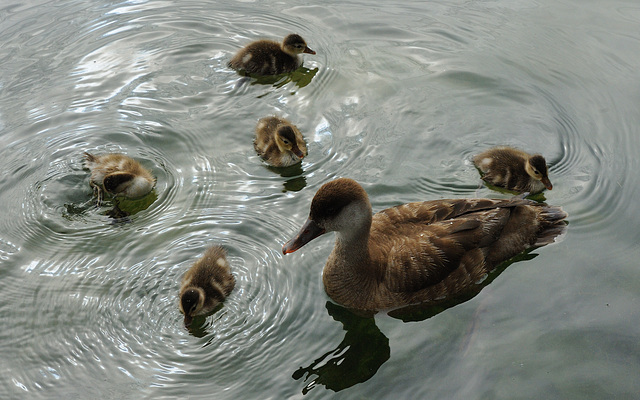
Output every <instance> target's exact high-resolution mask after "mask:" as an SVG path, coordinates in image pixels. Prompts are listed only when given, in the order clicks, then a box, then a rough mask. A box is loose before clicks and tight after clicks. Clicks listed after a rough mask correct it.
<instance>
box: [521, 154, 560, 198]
mask: <svg viewBox="0 0 640 400" xmlns="http://www.w3.org/2000/svg"><path fill="white" fill-rule="evenodd" d="M525 170H526V171H527V174H529V176H531V177H532V178H533V179H536V180H539V181H540V182H542V184H543V185H544V187H546V188H547V189H548V190H551V189H553V185H552V184H551V181H550V180H549V169H548V168H547V162H546V161H545V159H544V157H542V156H541V155H539V154H536V155H534V156H532V157H531V158H529V161H528V162H527V164H526V165H525Z"/></svg>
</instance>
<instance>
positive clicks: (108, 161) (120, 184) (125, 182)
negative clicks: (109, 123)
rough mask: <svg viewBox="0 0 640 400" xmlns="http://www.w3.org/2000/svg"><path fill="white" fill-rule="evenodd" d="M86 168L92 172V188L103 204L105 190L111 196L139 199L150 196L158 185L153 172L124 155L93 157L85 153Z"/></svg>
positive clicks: (114, 154)
mask: <svg viewBox="0 0 640 400" xmlns="http://www.w3.org/2000/svg"><path fill="white" fill-rule="evenodd" d="M84 158H85V167H86V168H88V169H89V170H90V171H91V182H90V183H91V186H92V187H93V190H94V192H96V194H97V196H98V205H100V203H101V202H102V195H103V194H102V192H103V190H104V191H105V192H107V193H109V194H110V195H112V196H114V197H117V196H122V197H126V198H138V197H143V196H145V195H146V194H148V193H149V192H150V191H151V190H152V189H153V187H154V186H155V184H156V179H155V178H154V177H153V175H152V174H151V172H150V171H149V170H148V169H146V168H144V167H143V166H142V165H141V164H140V163H139V162H137V161H136V160H134V159H132V158H131V157H128V156H125V155H123V154H117V153H110V154H103V155H99V156H96V155H93V154H89V153H87V152H85V153H84Z"/></svg>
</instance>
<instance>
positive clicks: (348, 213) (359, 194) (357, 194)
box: [282, 178, 372, 254]
mask: <svg viewBox="0 0 640 400" xmlns="http://www.w3.org/2000/svg"><path fill="white" fill-rule="evenodd" d="M371 218H372V216H371V204H370V203H369V197H368V196H367V192H365V190H364V189H363V188H362V186H360V185H359V184H358V182H356V181H354V180H353V179H348V178H338V179H336V180H333V181H331V182H328V183H325V184H324V185H322V187H320V189H319V190H318V192H317V193H316V194H315V196H314V197H313V200H312V201H311V210H310V212H309V218H308V219H307V222H305V224H304V225H303V227H302V228H301V229H300V232H298V234H297V235H296V237H295V238H293V239H291V240H290V241H288V242H287V243H285V245H284V246H283V247H282V252H283V253H284V254H288V253H293V252H294V251H296V250H298V249H299V248H300V247H302V246H304V245H305V244H307V243H309V242H310V241H311V240H313V239H315V238H317V237H318V236H320V235H322V234H324V233H326V232H331V231H335V232H338V234H339V235H342V236H344V237H346V238H351V237H354V236H357V237H367V233H368V231H369V229H370V228H371Z"/></svg>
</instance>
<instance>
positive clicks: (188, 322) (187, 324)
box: [184, 315, 193, 329]
mask: <svg viewBox="0 0 640 400" xmlns="http://www.w3.org/2000/svg"><path fill="white" fill-rule="evenodd" d="M192 322H193V317H192V316H191V315H185V316H184V327H185V328H187V329H189V327H190V326H191V323H192Z"/></svg>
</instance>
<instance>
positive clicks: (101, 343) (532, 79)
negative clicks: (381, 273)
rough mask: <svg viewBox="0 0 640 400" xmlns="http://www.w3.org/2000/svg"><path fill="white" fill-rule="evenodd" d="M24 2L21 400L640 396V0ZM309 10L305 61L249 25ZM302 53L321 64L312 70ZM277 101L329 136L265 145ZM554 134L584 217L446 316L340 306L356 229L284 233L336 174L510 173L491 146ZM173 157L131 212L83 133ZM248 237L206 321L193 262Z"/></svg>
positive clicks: (420, 196)
mask: <svg viewBox="0 0 640 400" xmlns="http://www.w3.org/2000/svg"><path fill="white" fill-rule="evenodd" d="M372 4H373V3H370V2H362V1H347V2H344V1H341V2H322V3H312V2H302V3H300V2H273V1H265V2H256V3H251V2H216V1H181V2H171V1H154V0H150V1H143V0H138V1H104V0H102V1H91V2H82V1H77V0H71V1H66V2H54V1H39V2H19V1H13V0H10V1H5V2H4V3H3V4H2V5H1V6H0V33H1V34H2V38H3V40H2V43H0V144H1V146H0V169H1V170H2V171H3V173H2V175H1V176H0V260H1V261H0V320H1V321H2V325H3V329H2V331H1V332H0V355H1V357H0V360H2V361H0V372H1V374H0V376H1V378H0V382H1V384H0V398H3V399H14V398H16V399H17V398H60V397H67V398H98V397H100V398H118V399H122V398H131V399H134V398H135V399H138V398H154V399H155V398H176V397H182V398H185V397H187V396H189V397H190V398H211V397H214V398H226V399H238V398H247V399H249V398H260V399H266V398H273V399H282V398H345V399H351V398H391V397H393V398H434V399H435V398H464V399H486V398H492V399H501V398H504V399H513V398H585V399H587V398H593V399H601V398H635V397H637V396H638V393H640V383H638V379H637V377H638V376H639V375H640V352H639V351H638V342H639V339H640V329H639V328H638V324H637V321H638V320H639V318H640V311H638V310H640V307H638V301H639V300H638V299H639V298H640V279H638V263H637V258H638V256H640V250H639V246H638V243H639V241H640V233H639V232H640V231H639V230H638V228H637V227H638V222H639V218H638V215H639V214H640V213H639V211H640V208H639V206H638V205H637V201H636V199H637V198H638V196H639V195H640V193H639V192H640V191H639V190H638V187H640V186H639V184H640V178H639V175H638V174H637V173H636V171H637V170H638V168H639V167H640V165H639V163H638V159H637V154H638V152H639V150H640V139H639V138H640V132H638V126H640V117H639V114H638V104H640V83H639V82H640V79H639V78H640V76H639V73H638V68H637V66H638V65H639V64H640V31H639V30H638V24H639V23H640V6H638V5H636V4H635V2H632V1H623V0H615V1H607V2H604V1H600V2H589V3H585V2H577V1H548V0H541V1H535V2H531V1H526V2H525V1H494V2H477V1H439V2H428V3H424V2H384V3H380V4H376V5H375V7H374V6H373V5H372ZM289 32H297V33H299V34H301V35H302V36H303V37H304V38H305V39H306V40H307V42H308V43H309V46H310V47H311V48H313V49H314V50H316V51H317V55H315V56H309V55H305V58H304V68H306V69H305V70H303V71H302V72H301V73H300V74H299V75H298V76H296V77H294V79H289V80H283V81H279V82H276V84H261V83H257V82H253V81H245V80H243V79H242V78H241V77H240V76H238V75H237V74H236V73H235V72H234V71H231V70H229V69H228V68H227V67H226V63H227V61H228V60H229V59H230V57H231V56H232V55H233V53H234V52H235V51H236V50H237V49H238V48H239V47H241V46H242V45H244V44H246V43H248V42H249V41H251V40H255V39H258V38H273V39H278V38H281V37H283V36H285V35H286V34H287V33H289ZM299 72H300V71H299ZM270 114H278V115H282V116H284V117H287V118H289V119H290V120H292V121H293V122H294V123H295V124H296V125H298V127H299V128H300V129H301V131H302V132H303V133H304V134H305V137H306V139H307V142H308V148H309V156H308V157H307V158H305V160H304V161H303V163H302V165H301V168H300V169H299V170H294V171H286V172H285V173H280V172H282V171H274V170H272V169H269V168H267V167H266V166H265V165H264V163H262V162H261V160H260V159H259V158H258V157H257V156H256V155H255V153H254V151H253V146H252V135H253V129H254V127H255V124H256V123H257V121H258V119H260V118H261V117H264V116H266V115H270ZM503 144H508V145H513V146H517V147H521V148H523V149H526V150H529V151H531V152H539V153H542V154H544V155H545V157H546V158H547V160H548V162H549V163H550V177H551V181H552V182H553V184H554V189H553V190H552V191H549V192H545V195H544V196H545V198H546V201H547V202H549V203H550V204H553V205H559V206H562V207H563V208H564V209H565V210H566V211H567V212H568V213H569V216H570V217H569V220H570V224H569V229H568V232H567V235H566V236H565V238H564V240H563V241H561V242H560V243H557V244H553V245H550V246H547V247H544V248H541V249H539V250H536V251H535V252H534V254H532V257H527V258H528V259H526V260H518V261H517V262H514V263H513V264H511V265H510V266H508V267H507V268H506V269H505V270H504V271H502V272H501V273H500V274H498V275H496V276H495V277H493V280H492V281H491V283H490V284H488V285H487V286H486V287H484V288H483V290H482V291H481V292H480V293H479V294H478V295H476V296H475V297H473V298H472V299H470V300H468V301H465V302H462V303H460V304H458V305H455V306H453V307H450V308H447V309H445V310H444V311H441V312H434V313H433V314H434V315H433V316H431V317H430V318H426V317H424V318H417V319H418V320H416V321H410V322H403V321H402V320H400V319H396V318H392V317H390V316H387V315H384V314H380V315H376V316H375V318H373V319H371V318H362V317H360V316H355V315H353V314H350V313H349V312H347V311H346V310H344V309H341V308H340V307H338V306H336V305H335V304H333V303H331V302H328V300H329V299H328V297H327V296H326V294H325V293H324V290H323V288H322V282H321V269H322V266H323V265H324V262H325V260H326V258H327V256H328V255H329V253H330V251H331V247H332V237H331V235H326V236H325V237H322V238H320V239H317V240H315V241H314V242H312V243H310V244H309V245H307V246H305V247H304V248H303V249H302V250H300V251H298V252H296V253H294V254H292V255H288V256H286V257H285V256H282V255H281V250H280V249H281V246H282V244H283V243H284V242H285V241H286V240H288V239H289V238H291V237H292V236H293V235H294V234H295V233H296V232H297V230H298V228H299V227H300V226H301V225H302V223H303V222H304V220H305V219H306V216H307V213H308V208H309V204H310V201H311V199H312V197H313V195H314V193H315V192H316V190H317V189H318V188H319V187H320V186H321V185H322V184H323V183H325V182H327V181H329V180H331V179H333V178H335V177H339V176H345V177H350V178H353V179H356V180H358V181H359V182H360V183H361V184H362V185H363V186H364V187H365V189H366V190H367V191H368V193H369V195H370V198H371V202H372V205H373V207H374V211H378V210H381V209H383V208H386V207H389V206H393V205H396V204H400V203H404V202H409V201H417V200H431V199H439V198H463V197H476V196H480V197H486V196H489V197H503V198H504V197H506V196H508V195H507V194H504V193H498V192H494V191H492V190H490V189H488V188H486V187H485V186H483V185H482V182H481V181H480V179H479V176H478V173H477V171H476V169H475V168H474V167H473V166H472V165H471V163H470V162H469V159H470V157H471V156H472V155H473V154H475V153H477V152H479V151H481V150H484V149H485V148H488V147H490V146H493V145H503ZM84 151H90V152H95V153H102V152H110V151H114V152H115V151H117V152H122V153H125V154H128V155H130V156H132V157H134V158H136V159H138V160H140V161H141V162H142V163H143V164H144V165H145V166H146V167H148V168H150V169H152V170H153V172H154V174H155V175H156V176H157V178H158V181H157V182H158V183H157V187H156V189H155V191H154V192H153V193H152V195H150V196H148V197H147V198H145V199H143V200H141V201H139V202H132V203H129V204H128V205H127V207H128V210H129V213H130V215H129V217H128V218H127V219H125V220H114V219H113V218H111V217H110V216H109V211H110V209H111V207H112V206H113V204H110V203H109V202H107V203H106V204H105V205H104V206H103V207H100V208H96V207H95V206H94V203H93V200H92V193H91V188H90V186H89V175H88V172H87V171H86V170H84V169H83V165H82V153H83V152H84ZM214 243H215V244H221V245H224V246H225V247H226V248H227V249H228V251H229V261H230V263H231V265H232V268H233V271H234V274H235V275H236V279H237V285H236V289H235V290H234V292H233V293H232V295H231V296H230V297H229V299H228V301H227V302H226V303H225V305H224V307H223V308H222V309H221V310H220V311H218V312H217V313H215V314H214V315H212V316H209V317H207V318H204V319H201V320H200V322H199V326H197V327H196V329H194V330H192V331H191V332H190V331H187V330H185V329H184V327H183V326H182V317H181V315H180V313H179V311H178V309H177V293H178V289H179V282H180V278H181V276H182V274H183V273H184V271H185V270H186V269H187V268H188V267H189V266H190V265H191V264H192V263H193V262H194V261H195V260H196V259H197V258H198V257H200V256H201V255H202V253H203V252H204V249H205V248H206V246H208V245H210V244H214Z"/></svg>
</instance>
